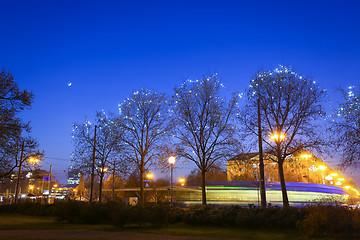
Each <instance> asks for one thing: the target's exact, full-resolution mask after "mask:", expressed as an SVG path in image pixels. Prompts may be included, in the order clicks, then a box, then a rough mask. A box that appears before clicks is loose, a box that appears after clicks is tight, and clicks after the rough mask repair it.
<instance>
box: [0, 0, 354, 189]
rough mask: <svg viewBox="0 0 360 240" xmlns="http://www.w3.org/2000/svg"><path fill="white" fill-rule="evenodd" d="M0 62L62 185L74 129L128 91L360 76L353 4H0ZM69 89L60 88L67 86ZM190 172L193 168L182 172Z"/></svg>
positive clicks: (331, 81) (331, 83) (348, 81)
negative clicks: (203, 81) (262, 74)
mask: <svg viewBox="0 0 360 240" xmlns="http://www.w3.org/2000/svg"><path fill="white" fill-rule="evenodd" d="M0 4H1V5H0V6H1V8H0V9H1V10H0V11H1V14H0V24H1V37H0V67H5V68H6V69H7V70H9V71H11V72H12V73H13V74H14V76H15V78H16V79H17V81H18V82H19V84H20V86H21V88H23V89H25V88H26V89H28V90H31V91H33V92H34V94H35V96H36V97H35V102H34V104H33V107H32V109H31V110H27V111H26V112H24V113H23V114H22V115H21V116H22V117H23V119H24V120H26V121H31V125H32V128H33V131H32V135H33V136H34V137H36V138H38V140H39V142H40V147H41V149H43V150H44V151H45V152H46V157H47V158H46V159H45V161H44V162H43V163H42V166H43V167H44V168H46V169H48V166H49V165H50V164H52V165H53V169H54V172H55V173H56V176H57V178H58V179H60V180H62V182H64V179H65V175H64V170H65V169H66V168H67V166H68V165H69V163H70V161H69V157H70V153H71V151H72V143H71V129H72V123H73V122H82V121H84V120H85V118H86V117H89V118H92V117H93V116H94V114H95V111H96V110H101V109H104V110H105V111H112V112H117V105H118V104H119V103H120V102H122V101H123V100H124V98H126V97H128V96H129V95H130V94H131V92H132V91H133V90H137V89H139V88H141V87H147V88H150V89H154V90H157V91H161V92H166V93H168V94H172V91H173V88H174V87H175V86H176V85H180V84H181V83H182V81H184V80H185V79H187V78H190V79H196V78H201V77H203V76H205V75H209V74H211V75H212V74H214V73H218V75H219V77H220V79H221V81H222V82H223V84H224V85H225V87H226V88H227V89H229V90H231V91H232V90H237V91H244V90H245V89H246V87H247V85H248V83H249V81H250V78H251V76H252V75H253V74H254V73H255V72H256V71H257V70H259V69H260V68H266V69H273V68H275V67H276V66H277V64H282V65H291V66H293V67H294V68H295V70H297V71H298V72H299V73H301V74H303V75H305V76H310V77H312V78H313V79H314V80H315V81H316V82H317V83H318V84H319V85H320V86H322V87H324V88H326V89H328V91H329V95H330V99H332V101H335V102H336V93H335V91H336V89H337V88H338V87H347V86H349V85H353V84H355V83H357V82H358V81H359V70H360V69H359V66H360V44H359V43H360V31H359V26H360V14H359V12H360V2H358V1H294V2H292V1H176V0H172V1H66V0H62V1H50V0H49V1H37V0H33V1H13V0H2V1H0ZM70 82H71V83H72V85H71V86H70V87H69V86H68V83H70ZM191 168H192V167H191Z"/></svg>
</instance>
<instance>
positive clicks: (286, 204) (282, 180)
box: [278, 160, 290, 208]
mask: <svg viewBox="0 0 360 240" xmlns="http://www.w3.org/2000/svg"><path fill="white" fill-rule="evenodd" d="M283 164H284V161H282V160H279V163H278V166H279V178H280V185H281V192H282V198H283V207H284V208H285V207H289V206H290V205H289V199H288V195H287V191H286V184H285V176H284V168H283Z"/></svg>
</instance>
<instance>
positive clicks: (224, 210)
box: [0, 201, 360, 238]
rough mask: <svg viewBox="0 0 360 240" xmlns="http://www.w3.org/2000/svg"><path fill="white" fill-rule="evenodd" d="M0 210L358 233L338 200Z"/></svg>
mask: <svg viewBox="0 0 360 240" xmlns="http://www.w3.org/2000/svg"><path fill="white" fill-rule="evenodd" d="M0 213H11V214H14V213H15V214H25V215H31V216H53V217H56V218H57V219H58V220H59V221H66V222H68V223H76V224H109V225H113V226H117V227H123V226H124V225H126V224H131V225H133V224H137V225H138V226H146V225H151V226H157V227H161V226H167V225H168V224H174V223H184V224H188V225H191V226H216V227H224V228H229V227H230V228H241V229H259V230H280V231H298V232H299V234H304V235H306V236H315V237H328V236H331V237H349V238H352V237H359V236H360V211H359V210H358V209H349V208H347V207H343V206H339V205H321V204H319V205H314V206H306V207H303V208H301V209H298V208H280V207H272V206H270V207H268V208H265V209H262V208H258V207H254V206H249V207H239V206H227V207H210V206H207V207H199V206H196V207H191V208H177V207H170V206H169V205H168V204H145V205H143V206H141V205H137V206H126V205H125V204H124V203H121V202H107V203H104V204H99V203H89V202H79V201H59V202H55V204H53V205H46V204H37V203H30V202H25V203H21V204H11V205H0Z"/></svg>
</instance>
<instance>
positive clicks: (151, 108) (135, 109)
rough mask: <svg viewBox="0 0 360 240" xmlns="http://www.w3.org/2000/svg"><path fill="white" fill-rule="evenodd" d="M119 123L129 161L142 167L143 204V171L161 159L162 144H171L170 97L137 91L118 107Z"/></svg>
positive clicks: (140, 172) (142, 191)
mask: <svg viewBox="0 0 360 240" xmlns="http://www.w3.org/2000/svg"><path fill="white" fill-rule="evenodd" d="M119 112H120V117H119V120H118V121H119V126H121V128H122V129H123V131H124V133H125V134H124V135H123V138H122V141H123V142H124V148H125V150H126V153H127V157H128V160H129V161H130V162H132V163H133V164H134V165H135V167H136V168H137V169H138V170H139V174H140V203H141V204H143V203H144V173H145V172H146V170H147V169H148V168H149V166H150V165H151V164H152V163H154V161H156V160H157V159H159V153H160V152H161V146H164V145H166V144H167V143H168V139H169V133H170V132H169V130H170V128H171V124H170V121H169V117H168V116H169V111H168V98H167V97H166V95H165V94H160V93H156V92H153V91H151V90H148V89H144V88H143V89H141V90H139V91H135V92H134V93H133V94H132V96H131V97H129V98H127V99H126V100H125V101H124V102H123V103H122V104H120V106H119Z"/></svg>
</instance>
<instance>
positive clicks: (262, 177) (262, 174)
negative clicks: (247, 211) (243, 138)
mask: <svg viewBox="0 0 360 240" xmlns="http://www.w3.org/2000/svg"><path fill="white" fill-rule="evenodd" d="M257 104H258V135H259V169H260V196H261V207H262V208H266V186H265V167H264V156H263V146H262V141H263V139H262V129H261V113H260V98H259V99H258V100H257Z"/></svg>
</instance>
